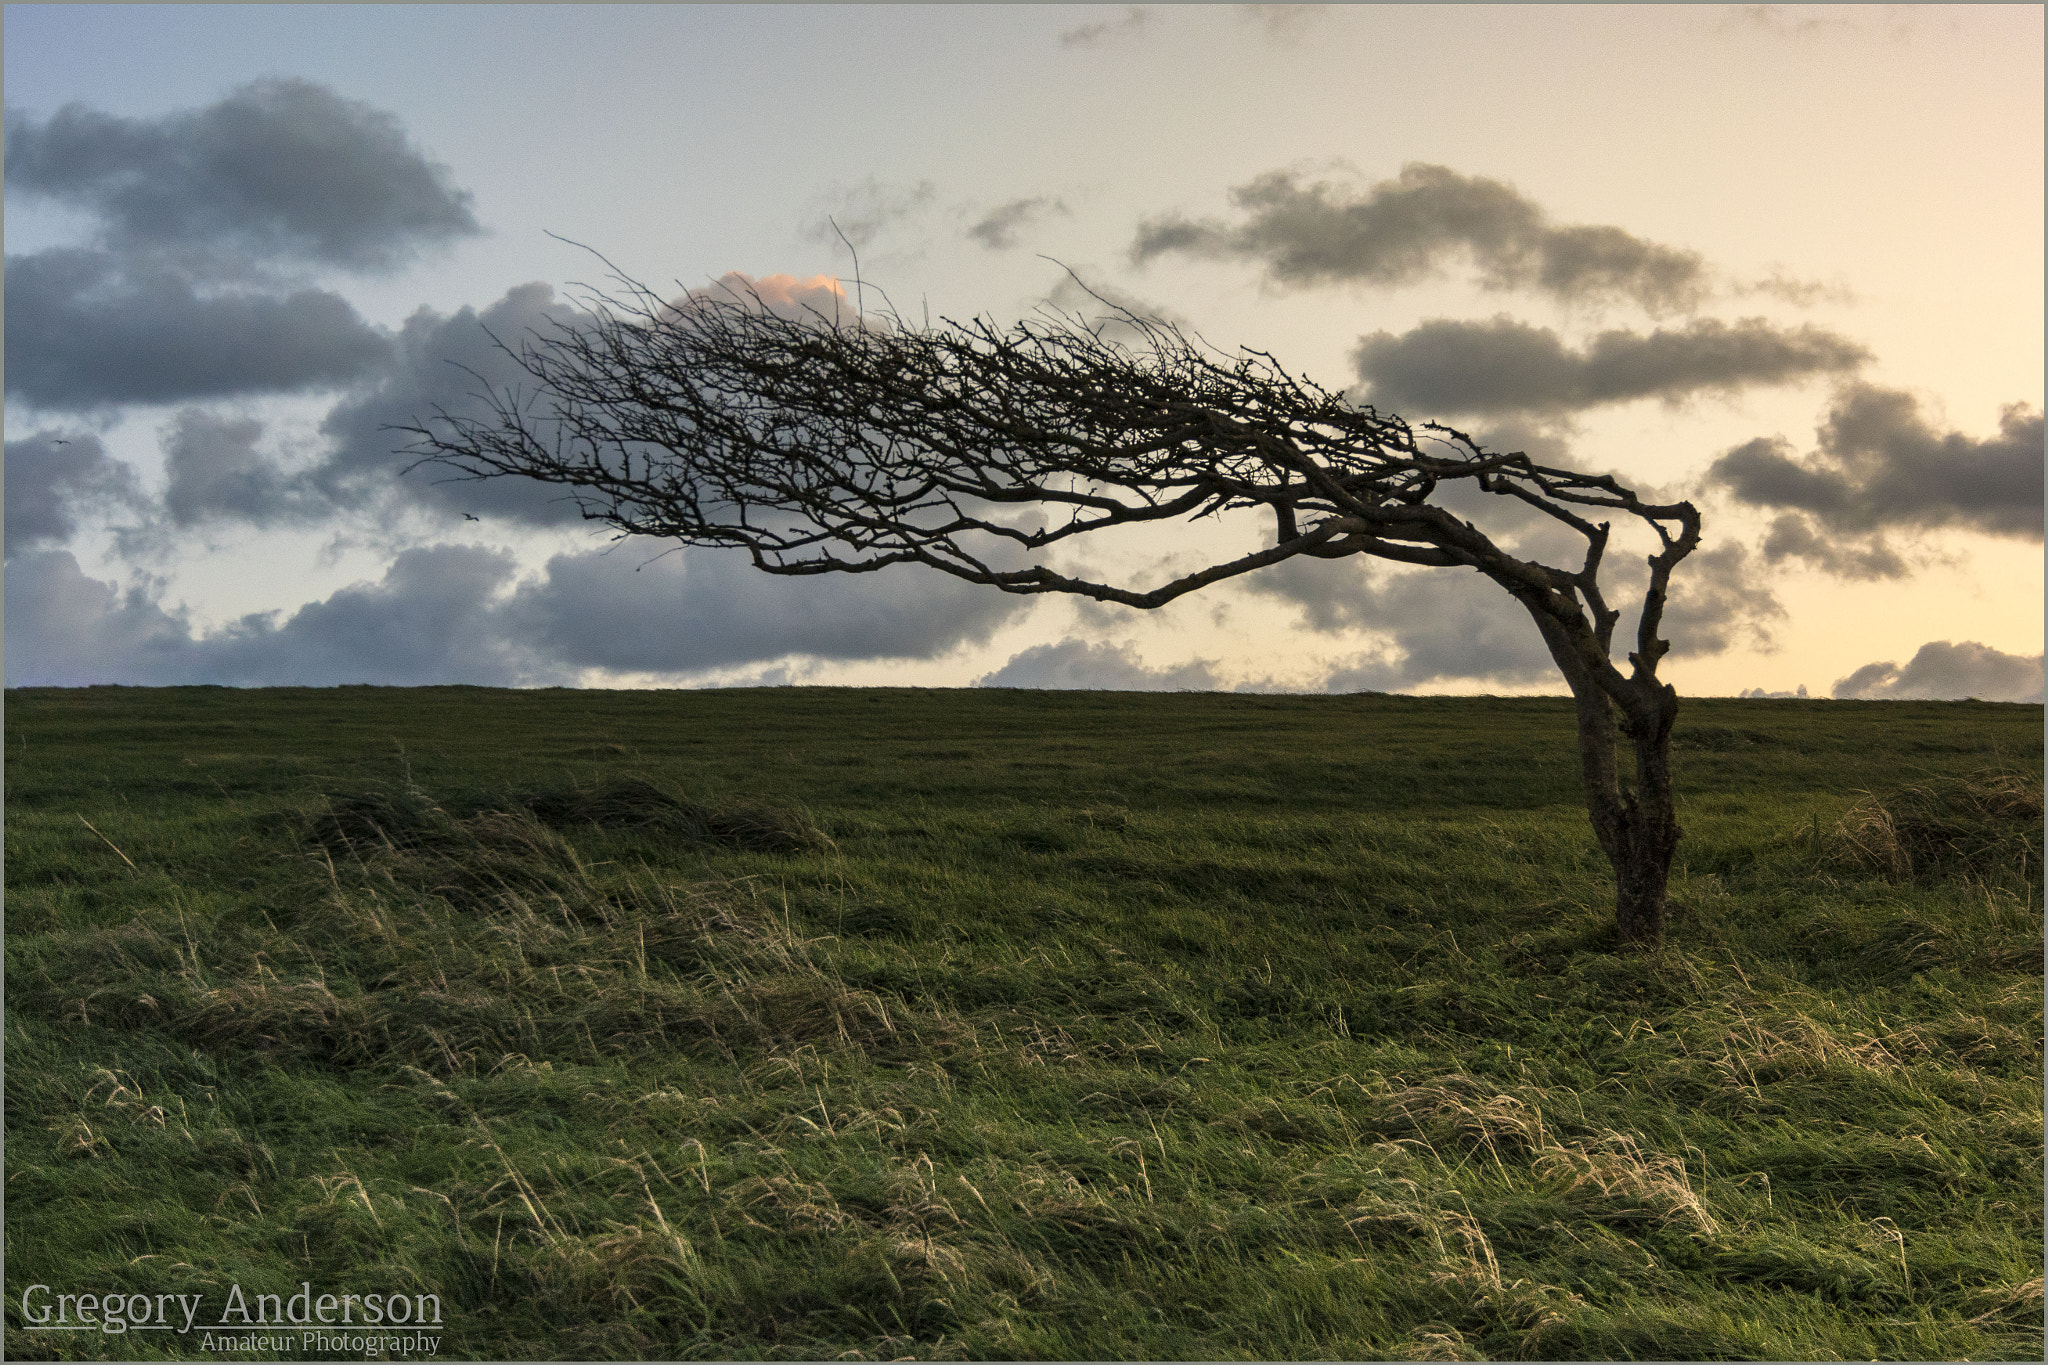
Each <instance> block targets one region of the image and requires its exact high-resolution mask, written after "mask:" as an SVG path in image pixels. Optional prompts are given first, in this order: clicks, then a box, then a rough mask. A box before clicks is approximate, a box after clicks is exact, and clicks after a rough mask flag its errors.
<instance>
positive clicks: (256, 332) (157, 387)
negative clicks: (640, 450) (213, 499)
mask: <svg viewBox="0 0 2048 1365" xmlns="http://www.w3.org/2000/svg"><path fill="white" fill-rule="evenodd" d="M390 349H391V342H390V339H389V338H388V337H387V336H386V335H385V334H384V333H382V332H380V331H378V330H377V329H376V328H373V327H371V326H370V325H369V324H368V323H366V322H364V321H363V319H362V318H361V317H359V316H358V315H357V314H356V311H355V309H354V308H353V307H351V306H350V305H349V303H348V302H347V300H345V299H343V298H342V297H341V296H340V295H338V294H333V293H329V292H327V291H325V290H320V289H302V290H299V291H296V292H294V293H290V294H266V293H249V292H243V291H233V292H210V293H207V294H203V295H202V294H201V293H200V292H199V291H198V290H197V289H196V288H195V286H194V284H193V282H192V281H191V280H190V279H188V278H186V277H185V276H183V275H181V274H179V273H178V272H176V271H174V270H169V269H164V268H161V267H159V266H156V265H152V264H149V263H146V262H143V263H137V262H133V261H127V262H124V261H123V260H122V259H121V258H119V257H116V256H113V255H110V254H108V253H106V252H101V251H91V250H82V249H73V248H59V249H56V250H51V251H43V252H38V253H36V254H34V255H30V256H10V257H8V258H7V342H6V362H7V393H8V395H9V396H10V397H18V398H22V399H26V400H27V401H29V402H30V403H34V404H36V405H37V406H39V407H44V408H51V409H61V410H70V411H84V410H89V409H94V408H100V407H106V406H109V405H113V404H119V403H175V402H183V401H187V400H191V399H200V398H222V397H228V396H230V395H243V394H263V393H298V392H304V391H306V390H309V389H322V388H334V387H339V386H342V385H346V384H350V383H354V382H355V381H357V380H360V379H362V378H364V377H365V376H367V375H369V374H371V373H373V372H374V371H375V370H376V368H377V367H378V366H379V365H381V364H382V363H383V362H384V361H385V360H386V358H387V357H388V355H389V353H390Z"/></svg>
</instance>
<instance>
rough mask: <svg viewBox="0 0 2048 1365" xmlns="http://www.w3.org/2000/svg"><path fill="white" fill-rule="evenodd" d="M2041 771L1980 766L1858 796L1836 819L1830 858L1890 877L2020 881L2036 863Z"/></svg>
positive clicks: (2039, 822) (2040, 814)
mask: <svg viewBox="0 0 2048 1365" xmlns="http://www.w3.org/2000/svg"><path fill="white" fill-rule="evenodd" d="M2041 801H2042V794H2041V774H2040V773H2038V772H2027V771H2022V770H2020V769H2016V768H1982V769H1979V770H1977V771H1975V772H1971V773H1965V774H1960V775H1955V776H1932V777H1927V778H1924V779H1922V780H1920V781H1918V782H1913V783H1909V784H1907V785H1904V786H1900V787H1896V788H1893V789H1891V790H1888V791H1882V792H1871V793H1865V794H1864V796H1863V799H1862V800H1860V801H1858V802H1857V803H1856V804H1855V805H1853V806H1851V807H1850V808H1849V809H1848V810H1847V811H1846V812H1845V813H1844V814H1843V815H1842V817H1841V819H1840V820H1839V821H1837V822H1836V824H1835V828H1834V845H1835V851H1836V853H1837V856H1838V857H1839V858H1840V859H1842V860H1844V861H1847V862H1849V863H1852V864H1857V865H1861V866H1863V867H1868V868H1872V869H1874V870H1876V871H1879V872H1883V873H1885V874H1887V875H1889V876H1893V877H1899V878H1910V877H1916V876H1968V877H1975V878H1977V879H1979V880H2000V881H2012V882H2017V883H2020V884H2024V883H2025V882H2026V879H2027V875H2028V871H2029V869H2038V868H2039V867H2040V865H2041V828H2042V827H2041V816H2042V804H2041Z"/></svg>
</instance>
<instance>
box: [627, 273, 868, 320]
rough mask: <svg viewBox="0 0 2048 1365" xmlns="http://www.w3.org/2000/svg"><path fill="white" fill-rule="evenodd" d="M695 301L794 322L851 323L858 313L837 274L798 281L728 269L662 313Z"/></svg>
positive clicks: (677, 310)
mask: <svg viewBox="0 0 2048 1365" xmlns="http://www.w3.org/2000/svg"><path fill="white" fill-rule="evenodd" d="M698 300H709V301H711V302H714V303H723V304H732V303H737V304H739V305H741V306H742V307H745V308H754V307H760V308H763V309H766V310H767V311H768V312H770V313H774V314H776V315H777V316H778V317H785V318H790V319H792V320H796V321H802V320H804V319H806V318H826V319H831V320H833V321H839V320H841V319H844V320H846V321H849V322H850V321H852V320H853V318H854V317H855V316H856V315H857V314H858V303H857V301H856V300H855V299H854V298H853V296H852V294H851V293H850V292H849V291H848V290H847V288H846V284H845V282H844V281H842V280H841V279H840V278H839V277H838V276H836V275H812V276H811V277H810V278H808V279H801V280H800V279H798V278H797V277H796V276H794V275H763V276H762V277H761V278H760V279H755V278H754V277H753V276H752V275H749V274H747V273H746V272H744V271H740V270H728V271H726V272H725V273H724V274H723V275H720V276H719V277H718V278H717V279H716V280H713V281H712V282H711V283H710V284H708V285H704V286H702V287H700V288H697V289H692V290H690V291H689V292H688V293H686V294H684V295H682V296H681V297H680V298H676V299H672V300H670V302H669V303H668V305H667V308H666V309H665V310H664V311H665V315H666V316H670V317H673V316H675V315H677V314H681V313H685V312H687V311H688V310H689V308H690V305H691V304H693V303H695V302H697V301H698Z"/></svg>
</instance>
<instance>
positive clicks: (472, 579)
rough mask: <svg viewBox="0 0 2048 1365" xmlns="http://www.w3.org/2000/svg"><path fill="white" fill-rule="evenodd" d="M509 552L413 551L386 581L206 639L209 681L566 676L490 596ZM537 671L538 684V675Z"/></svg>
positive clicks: (418, 682) (509, 565)
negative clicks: (522, 636)
mask: <svg viewBox="0 0 2048 1365" xmlns="http://www.w3.org/2000/svg"><path fill="white" fill-rule="evenodd" d="M513 571H514V565H513V560H512V557H511V555H509V554H507V553H505V552H504V551H502V550H491V549H485V548H483V547H482V546H475V545H433V546H425V547H422V548H418V549H412V550H407V551H405V552H403V553H402V554H400V555H399V556H398V557H397V558H396V559H394V560H393V561H392V562H391V566H390V568H388V569H387V570H386V571H385V573H384V578H383V581H381V582H379V583H363V584H357V585H356V586H354V587H350V588H343V589H342V590H340V591H339V592H336V593H334V594H333V595H332V596H330V597H327V598H326V599H324V600H322V601H319V602H308V603H307V604H306V605H305V606H303V607H300V608H299V609H298V610H297V611H296V612H294V613H292V615H291V616H290V617H288V618H286V619H285V620H284V621H283V622H281V623H279V622H277V621H276V620H275V619H274V618H272V617H264V616H249V617H244V618H243V619H242V620H241V621H240V622H237V623H236V624H235V625H234V626H232V627H230V628H229V629H228V630H227V631H225V632H223V633H222V634H220V635H216V636H209V637H207V638H206V639H205V640H203V641H201V642H199V651H200V654H201V657H202V659H203V663H202V668H203V669H204V671H205V672H206V673H208V674H210V675H211V676H210V677H208V678H207V679H205V680H207V681H215V682H229V683H243V684H257V683H261V684H263V685H267V686H292V685H298V686H317V685H322V684H326V683H334V682H363V683H384V684H389V685H400V684H403V685H407V686H423V685H429V684H434V683H474V684H478V685H482V686H495V687H504V686H510V685H513V684H516V683H520V682H528V681H536V680H544V679H546V678H547V677H548V676H549V675H550V674H551V673H552V675H553V676H554V677H555V678H556V679H557V680H566V677H565V675H566V673H567V670H562V669H555V670H548V669H545V668H536V667H535V666H534V663H533V661H532V660H530V659H529V658H528V657H527V655H526V651H524V650H523V649H520V648H519V647H518V644H517V642H516V641H511V640H508V639H506V638H505V635H504V633H503V631H502V630H501V629H500V628H499V623H498V620H497V619H496V614H495V613H494V612H493V611H492V610H491V609H490V604H491V599H492V598H493V597H494V596H496V595H497V594H498V593H499V592H500V591H501V590H502V589H503V588H504V587H505V586H506V585H507V584H508V583H509V582H510V580H511V578H512V575H513ZM536 674H538V675H539V678H536Z"/></svg>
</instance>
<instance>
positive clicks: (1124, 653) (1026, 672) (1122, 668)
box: [974, 636, 1220, 692]
mask: <svg viewBox="0 0 2048 1365" xmlns="http://www.w3.org/2000/svg"><path fill="white" fill-rule="evenodd" d="M974 686H976V687H1025V688H1042V689H1047V690H1054V691H1099V692H1213V691H1216V690H1217V689H1218V687H1219V686H1220V684H1219V683H1218V682H1217V680H1216V675H1215V673H1214V672H1213V671H1212V670H1211V669H1210V667H1209V665H1208V664H1207V663H1206V662H1205V661H1203V660H1200V659H1197V660H1194V661H1193V662H1191V663H1185V664H1173V665H1168V666H1166V667H1162V668H1148V667H1146V666H1145V664H1144V663H1143V662H1142V661H1141V660H1140V659H1139V657H1138V654H1137V651H1136V650H1134V649H1132V648H1131V646H1129V645H1128V644H1123V645H1112V644H1105V643H1101V642H1097V643H1094V644H1090V643H1089V642H1088V641H1086V640H1077V639H1075V638H1073V637H1072V636H1069V637H1068V638H1066V639H1064V640H1061V641H1060V642H1059V643H1058V644H1051V645H1033V646H1031V648H1029V649H1026V650H1023V651H1022V652H1020V653H1017V654H1014V655H1012V656H1010V661H1009V662H1008V663H1006V664H1004V665H1003V666H1002V667H1001V668H998V669H996V670H995V671H994V672H993V673H986V674H983V675H982V676H981V677H979V678H976V679H975V680H974Z"/></svg>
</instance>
